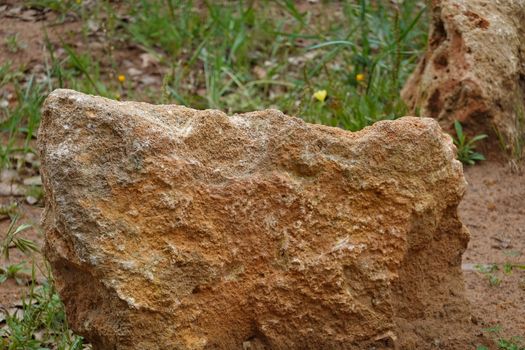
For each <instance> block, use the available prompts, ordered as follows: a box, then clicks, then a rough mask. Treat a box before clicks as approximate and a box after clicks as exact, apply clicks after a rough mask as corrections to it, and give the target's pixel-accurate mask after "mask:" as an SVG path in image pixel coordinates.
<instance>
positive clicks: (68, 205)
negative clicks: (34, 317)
mask: <svg viewBox="0 0 525 350" xmlns="http://www.w3.org/2000/svg"><path fill="white" fill-rule="evenodd" d="M39 144H40V151H41V157H42V175H43V183H44V187H45V193H46V196H45V201H46V203H45V204H46V209H45V213H44V218H43V224H44V227H45V231H46V248H45V252H46V255H47V258H48V259H49V260H50V262H51V265H52V268H53V271H54V276H55V279H56V284H57V288H58V290H59V293H60V295H61V297H62V299H63V301H64V303H65V306H66V310H67V315H68V320H69V322H70V325H71V327H72V328H73V330H75V331H76V332H79V333H80V334H82V335H84V336H85V337H86V338H87V340H88V341H90V342H92V343H93V344H94V348H95V349H126V350H128V349H368V348H375V349H382V348H392V347H394V346H398V347H401V348H403V349H414V348H418V349H421V348H422V346H423V345H424V344H427V345H429V344H435V343H436V342H437V341H439V342H441V343H440V344H441V348H447V346H449V347H448V348H450V349H461V348H463V346H465V345H466V344H465V343H464V342H462V343H454V339H453V337H454V334H457V333H458V332H457V330H458V329H459V328H458V327H459V326H458V325H464V324H468V317H469V316H468V307H467V305H466V303H465V300H464V298H463V281H462V278H461V272H460V263H461V255H462V253H463V251H464V250H465V248H466V245H467V242H468V237H469V236H468V232H467V230H466V229H465V228H464V226H463V225H462V224H461V222H460V221H459V220H458V216H457V206H458V203H459V201H460V199H461V197H462V195H463V192H464V190H465V181H464V178H463V172H462V167H461V164H460V163H459V162H458V161H456V160H455V152H454V148H453V146H452V143H451V140H450V138H449V137H447V136H446V135H444V134H442V132H441V129H440V128H439V126H438V124H437V123H436V122H435V121H434V120H432V119H425V118H411V117H405V118H401V119H399V120H396V121H384V122H379V123H376V124H375V125H374V126H372V127H369V128H366V129H364V130H362V131H360V132H356V133H350V132H346V131H343V130H340V129H336V128H330V127H324V126H319V125H310V124H307V123H305V122H303V121H302V120H300V119H297V118H292V117H288V116H285V115H283V114H282V113H281V112H279V111H276V110H266V111H261V112H253V113H247V114H241V115H233V116H227V115H225V114H224V113H222V112H220V111H214V110H205V111H197V110H193V109H189V108H186V107H180V106H154V105H149V104H145V103H135V102H116V101H111V100H108V99H104V98H100V97H93V96H88V95H84V94H81V93H77V92H74V91H71V90H56V91H55V92H53V93H52V94H51V95H50V96H49V97H48V98H47V100H46V102H45V105H44V109H43V120H42V123H41V127H40V132H39ZM461 327H463V326H461ZM458 344H460V346H458ZM465 348H466V347H465Z"/></svg>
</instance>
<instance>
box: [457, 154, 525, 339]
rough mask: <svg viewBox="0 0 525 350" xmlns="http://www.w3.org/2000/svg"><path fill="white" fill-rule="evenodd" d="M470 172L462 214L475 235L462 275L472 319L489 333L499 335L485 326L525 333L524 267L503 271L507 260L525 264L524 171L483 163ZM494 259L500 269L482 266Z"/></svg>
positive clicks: (504, 333) (507, 334)
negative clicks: (519, 171) (507, 271)
mask: <svg viewBox="0 0 525 350" xmlns="http://www.w3.org/2000/svg"><path fill="white" fill-rule="evenodd" d="M465 176H466V178H467V181H468V183H469V185H468V191H467V193H466V195H465V197H464V199H463V201H462V203H461V205H460V208H459V213H460V217H461V219H462V221H463V223H464V224H465V225H466V226H467V227H468V228H469V230H470V234H471V239H470V243H469V247H468V249H467V251H466V253H465V255H464V256H463V275H464V277H465V286H466V293H467V297H468V299H469V300H470V302H471V305H472V315H473V322H475V323H476V324H477V325H478V326H479V330H480V334H482V333H483V334H485V335H486V336H489V337H491V336H497V335H496V334H494V332H490V331H484V332H482V330H483V329H501V330H500V332H499V333H500V334H499V336H501V337H506V338H510V337H511V336H521V337H525V317H524V315H525V270H523V269H519V268H513V269H512V271H511V272H509V273H505V272H504V271H503V270H504V265H505V264H509V265H510V264H512V265H514V266H516V265H521V266H523V265H525V175H523V174H515V173H512V172H510V171H509V169H508V168H507V167H506V166H505V165H502V164H501V163H498V162H483V163H481V164H479V165H476V166H473V167H466V168H465ZM491 264H496V265H497V267H498V269H499V270H497V271H493V272H491V273H488V272H482V271H480V270H483V269H484V268H485V270H487V269H488V266H490V265H491ZM478 265H481V267H480V266H478ZM491 275H492V276H493V283H491V280H490V277H491ZM494 278H495V279H494ZM498 280H500V282H498Z"/></svg>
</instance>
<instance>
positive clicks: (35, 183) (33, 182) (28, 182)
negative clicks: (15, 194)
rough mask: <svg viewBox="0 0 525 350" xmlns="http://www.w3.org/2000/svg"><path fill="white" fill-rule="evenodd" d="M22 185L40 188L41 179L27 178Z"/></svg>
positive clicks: (35, 177) (37, 177)
mask: <svg viewBox="0 0 525 350" xmlns="http://www.w3.org/2000/svg"><path fill="white" fill-rule="evenodd" d="M23 183H24V185H26V186H42V178H40V175H38V176H32V177H28V178H25V179H24V182H23Z"/></svg>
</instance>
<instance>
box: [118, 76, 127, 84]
mask: <svg viewBox="0 0 525 350" xmlns="http://www.w3.org/2000/svg"><path fill="white" fill-rule="evenodd" d="M118 81H120V82H121V83H123V82H125V81H126V76H125V75H124V74H120V75H119V76H118Z"/></svg>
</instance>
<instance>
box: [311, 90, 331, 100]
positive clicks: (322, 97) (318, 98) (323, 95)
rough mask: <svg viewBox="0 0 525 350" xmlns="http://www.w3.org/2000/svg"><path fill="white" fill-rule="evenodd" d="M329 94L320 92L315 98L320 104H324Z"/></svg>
mask: <svg viewBox="0 0 525 350" xmlns="http://www.w3.org/2000/svg"><path fill="white" fill-rule="evenodd" d="M327 94H328V93H327V92H326V90H318V91H316V92H315V93H314V98H315V99H316V100H317V101H319V102H324V100H326V95H327Z"/></svg>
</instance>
